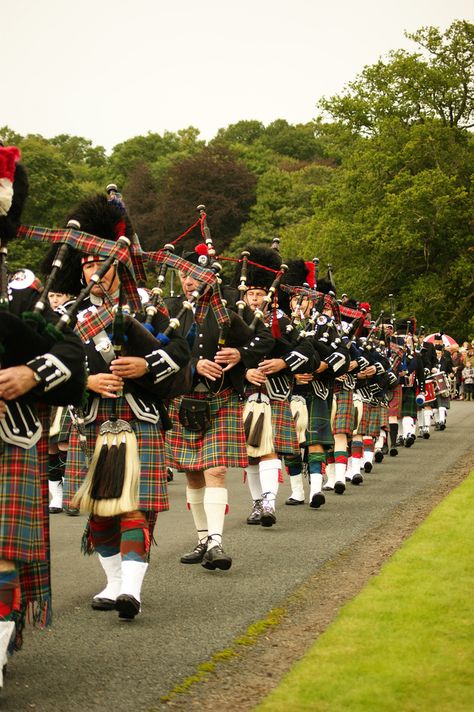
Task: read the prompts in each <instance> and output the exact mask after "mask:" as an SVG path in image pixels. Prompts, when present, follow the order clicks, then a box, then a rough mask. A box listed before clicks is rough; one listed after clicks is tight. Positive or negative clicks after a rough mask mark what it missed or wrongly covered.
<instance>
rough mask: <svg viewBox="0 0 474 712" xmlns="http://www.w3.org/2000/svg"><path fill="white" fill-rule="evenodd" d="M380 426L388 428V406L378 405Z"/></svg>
mask: <svg viewBox="0 0 474 712" xmlns="http://www.w3.org/2000/svg"><path fill="white" fill-rule="evenodd" d="M380 428H381V429H383V430H388V408H383V407H382V406H380Z"/></svg>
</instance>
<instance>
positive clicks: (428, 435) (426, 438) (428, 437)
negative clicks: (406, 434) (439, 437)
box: [423, 430, 430, 440]
mask: <svg viewBox="0 0 474 712" xmlns="http://www.w3.org/2000/svg"><path fill="white" fill-rule="evenodd" d="M423 437H424V439H425V440H429V439H430V431H429V430H425V432H424V433H423Z"/></svg>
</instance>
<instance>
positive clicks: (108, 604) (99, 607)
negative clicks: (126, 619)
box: [91, 597, 115, 611]
mask: <svg viewBox="0 0 474 712" xmlns="http://www.w3.org/2000/svg"><path fill="white" fill-rule="evenodd" d="M91 606H92V608H93V609H94V611H114V610H115V601H114V600H112V599H111V598H97V597H96V598H93V599H92V601H91Z"/></svg>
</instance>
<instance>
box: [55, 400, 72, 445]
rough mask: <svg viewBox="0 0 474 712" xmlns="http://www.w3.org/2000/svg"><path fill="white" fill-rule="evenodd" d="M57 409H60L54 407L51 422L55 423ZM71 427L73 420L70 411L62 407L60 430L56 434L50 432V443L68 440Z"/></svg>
mask: <svg viewBox="0 0 474 712" xmlns="http://www.w3.org/2000/svg"><path fill="white" fill-rule="evenodd" d="M57 410H58V408H57V407H53V408H52V413H51V423H53V420H54V418H55V415H56V413H57ZM71 429H72V420H71V415H70V413H69V409H68V408H66V407H62V408H61V416H60V424H59V432H58V433H56V434H55V435H51V433H50V436H49V443H50V445H53V444H57V443H64V442H67V441H68V440H69V435H70V434H71Z"/></svg>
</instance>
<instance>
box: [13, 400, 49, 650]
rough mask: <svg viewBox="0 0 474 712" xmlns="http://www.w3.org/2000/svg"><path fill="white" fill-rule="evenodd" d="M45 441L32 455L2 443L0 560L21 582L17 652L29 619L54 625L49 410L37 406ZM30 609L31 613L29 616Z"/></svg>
mask: <svg viewBox="0 0 474 712" xmlns="http://www.w3.org/2000/svg"><path fill="white" fill-rule="evenodd" d="M37 414H38V418H39V420H40V421H41V425H42V427H43V436H42V437H41V439H40V440H39V441H38V443H37V444H36V446H35V447H33V448H30V449H29V450H24V449H22V448H17V447H13V446H11V445H8V444H7V443H2V448H1V449H0V558H2V559H6V560H8V561H14V562H15V563H16V565H17V568H18V573H19V577H20V612H19V616H18V617H17V619H16V626H17V634H16V643H15V646H16V647H17V648H19V647H21V639H22V629H23V626H24V622H25V620H26V619H28V620H30V621H32V622H33V623H34V624H37V623H38V624H40V625H47V624H49V623H50V621H51V570H50V551H49V512H48V504H49V496H48V479H47V461H48V438H47V436H46V435H45V434H46V433H47V432H48V429H49V408H47V407H45V406H41V405H39V406H38V407H37ZM27 609H28V611H29V613H28V614H27Z"/></svg>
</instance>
